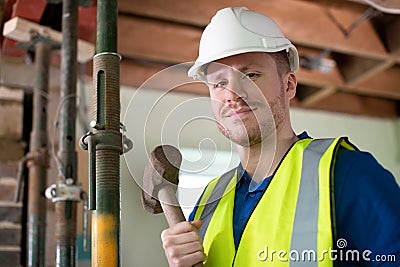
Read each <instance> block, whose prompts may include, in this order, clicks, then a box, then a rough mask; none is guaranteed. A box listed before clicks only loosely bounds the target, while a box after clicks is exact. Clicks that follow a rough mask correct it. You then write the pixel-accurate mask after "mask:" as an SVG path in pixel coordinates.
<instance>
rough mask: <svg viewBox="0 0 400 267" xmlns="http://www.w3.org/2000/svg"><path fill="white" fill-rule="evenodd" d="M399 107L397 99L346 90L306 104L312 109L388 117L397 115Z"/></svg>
mask: <svg viewBox="0 0 400 267" xmlns="http://www.w3.org/2000/svg"><path fill="white" fill-rule="evenodd" d="M399 107H400V105H399V102H398V101H394V100H388V99H380V98H373V97H368V96H359V95H356V94H350V93H346V92H336V93H334V94H332V95H330V96H329V97H326V98H323V99H320V100H319V101H317V102H315V103H313V104H311V105H309V106H308V108H312V109H319V110H326V111H333V112H341V113H347V114H353V115H363V116H372V117H379V118H390V119H395V118H397V117H398V116H399V110H400V109H399Z"/></svg>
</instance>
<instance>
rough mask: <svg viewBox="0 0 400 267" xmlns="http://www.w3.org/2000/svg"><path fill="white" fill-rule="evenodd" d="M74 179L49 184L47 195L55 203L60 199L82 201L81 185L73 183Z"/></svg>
mask: <svg viewBox="0 0 400 267" xmlns="http://www.w3.org/2000/svg"><path fill="white" fill-rule="evenodd" d="M73 182H74V181H73V179H71V178H68V179H67V180H66V181H65V183H64V182H60V183H57V184H52V185H51V186H49V187H48V188H47V189H46V191H45V195H46V197H47V198H48V199H50V200H51V201H52V202H53V203H55V202H59V201H77V202H79V201H81V199H82V198H81V192H82V190H81V186H80V185H76V184H73Z"/></svg>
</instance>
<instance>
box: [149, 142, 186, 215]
mask: <svg viewBox="0 0 400 267" xmlns="http://www.w3.org/2000/svg"><path fill="white" fill-rule="evenodd" d="M181 162H182V155H181V153H180V152H179V150H178V149H177V148H175V147H174V146H170V145H161V146H158V147H156V148H155V149H154V150H153V151H152V152H151V154H150V159H149V163H148V164H147V166H146V168H145V170H144V175H143V188H142V205H143V208H144V209H145V210H146V211H148V212H150V213H154V214H156V213H161V212H163V208H162V206H161V203H160V200H161V202H164V203H165V204H168V205H172V206H177V205H179V203H178V201H177V200H176V197H175V193H176V189H177V186H178V182H179V178H178V175H179V167H180V166H181ZM166 188H168V190H169V192H171V193H170V194H173V195H174V196H169V198H171V197H172V200H171V199H162V198H163V197H161V196H159V194H160V190H165V189H166ZM160 198H161V199H160ZM169 202H174V203H169ZM164 212H165V211H164ZM166 216H167V214H166ZM167 219H168V218H167Z"/></svg>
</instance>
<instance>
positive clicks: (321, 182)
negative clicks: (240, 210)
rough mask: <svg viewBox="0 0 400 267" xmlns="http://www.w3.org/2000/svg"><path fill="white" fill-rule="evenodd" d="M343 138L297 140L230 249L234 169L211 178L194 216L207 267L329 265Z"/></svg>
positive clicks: (231, 243) (346, 144)
mask: <svg viewBox="0 0 400 267" xmlns="http://www.w3.org/2000/svg"><path fill="white" fill-rule="evenodd" d="M340 146H342V147H344V148H346V149H356V148H355V147H354V146H352V145H351V144H350V143H348V141H347V139H346V138H337V139H316V140H313V139H302V140H299V141H297V142H296V143H295V144H294V145H293V146H292V147H291V148H290V149H289V151H288V152H287V154H286V155H285V157H284V158H283V159H282V161H281V163H280V165H279V167H278V168H277V169H276V171H275V173H274V174H273V177H272V180H271V182H270V184H269V186H268V188H267V190H265V191H264V192H263V195H262V197H261V198H260V200H259V202H258V203H257V205H256V207H255V208H254V210H253V211H252V213H251V215H250V217H249V219H248V221H247V224H246V225H245V227H244V230H243V233H242V236H241V238H240V242H239V246H238V249H237V251H236V249H235V244H234V238H233V226H232V222H233V208H234V201H235V187H236V183H237V170H236V169H233V170H231V171H230V172H228V173H226V174H224V175H222V176H221V177H220V178H216V179H214V180H212V181H211V182H210V183H209V184H208V185H207V187H206V189H205V190H204V192H203V195H202V197H201V198H200V202H199V206H198V208H197V210H196V213H195V217H194V219H195V220H197V219H201V220H203V226H202V227H201V229H200V231H199V234H200V236H201V238H202V240H203V246H204V251H205V253H206V255H207V259H206V261H205V262H204V265H205V266H207V267H225V266H226V267H227V266H229V267H231V266H235V267H245V266H249V267H257V266H279V267H280V266H285V267H288V266H291V267H292V266H307V267H310V266H315V267H316V266H324V267H328V266H333V263H332V259H331V257H330V254H329V253H330V252H331V250H332V249H333V233H332V231H333V222H334V219H332V212H334V210H332V208H333V207H334V205H333V190H331V188H333V184H332V183H333V180H332V178H331V177H333V169H334V162H335V157H336V152H337V150H338V148H339V147H340Z"/></svg>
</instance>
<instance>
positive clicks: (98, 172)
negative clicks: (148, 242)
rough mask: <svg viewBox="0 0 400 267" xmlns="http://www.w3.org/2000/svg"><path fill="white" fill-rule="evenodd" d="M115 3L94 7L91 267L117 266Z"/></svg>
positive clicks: (103, 1) (88, 144) (88, 139)
mask: <svg viewBox="0 0 400 267" xmlns="http://www.w3.org/2000/svg"><path fill="white" fill-rule="evenodd" d="M117 14H118V12H117V1H115V0H98V1H97V40H96V55H95V56H94V58H93V86H94V94H93V120H92V122H91V127H92V128H93V129H92V132H91V133H89V134H88V135H86V136H84V137H83V138H82V142H81V145H82V147H83V148H84V149H88V150H89V209H90V210H92V211H93V212H92V266H104V267H114V266H119V265H120V167H119V166H120V154H121V153H122V152H123V149H122V134H121V132H120V121H119V119H120V95H119V63H120V55H118V54H117Z"/></svg>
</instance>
